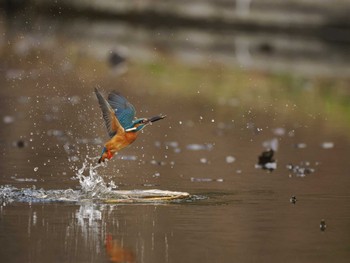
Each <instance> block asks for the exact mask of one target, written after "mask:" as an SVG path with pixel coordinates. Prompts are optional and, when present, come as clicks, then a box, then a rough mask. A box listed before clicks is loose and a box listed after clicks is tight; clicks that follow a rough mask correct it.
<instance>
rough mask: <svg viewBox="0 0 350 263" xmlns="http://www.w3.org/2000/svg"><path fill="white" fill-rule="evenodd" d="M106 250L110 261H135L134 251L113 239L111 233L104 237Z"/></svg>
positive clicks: (126, 262) (124, 262)
mask: <svg viewBox="0 0 350 263" xmlns="http://www.w3.org/2000/svg"><path fill="white" fill-rule="evenodd" d="M106 252H107V255H108V258H109V260H110V262H115V263H122V262H123V263H133V262H135V256H134V253H133V252H132V251H131V250H129V249H127V248H124V247H123V246H122V245H121V244H120V243H119V242H118V241H117V240H113V238H112V235H107V237H106Z"/></svg>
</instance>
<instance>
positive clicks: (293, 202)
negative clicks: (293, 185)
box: [289, 195, 297, 205]
mask: <svg viewBox="0 0 350 263" xmlns="http://www.w3.org/2000/svg"><path fill="white" fill-rule="evenodd" d="M289 201H290V202H291V203H292V204H293V205H295V203H296V202H297V198H296V196H295V195H293V196H292V197H291V198H290V199H289Z"/></svg>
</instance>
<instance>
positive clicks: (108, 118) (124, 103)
mask: <svg viewBox="0 0 350 263" xmlns="http://www.w3.org/2000/svg"><path fill="white" fill-rule="evenodd" d="M95 94H96V96H97V99H98V103H99V104H100V108H101V110H102V115H103V119H104V121H105V124H106V127H107V130H108V134H109V137H110V139H109V141H107V142H106V143H105V145H104V147H103V150H102V154H101V157H100V159H99V160H98V163H101V162H104V161H105V159H106V158H107V159H108V160H109V159H111V158H112V157H113V155H114V154H115V153H116V152H118V151H120V150H121V149H123V148H125V147H127V146H128V145H130V144H131V143H133V142H134V141H135V140H136V138H137V136H138V135H139V132H140V131H141V130H142V129H143V128H145V127H146V126H147V125H149V124H152V123H153V122H155V121H159V120H161V119H164V118H165V117H166V116H165V115H157V116H154V117H152V118H140V119H136V118H135V114H136V111H135V108H134V106H133V105H132V104H131V103H130V102H129V101H128V100H127V99H126V98H124V97H123V96H122V95H120V94H119V93H118V92H115V91H113V92H111V93H110V94H109V95H108V100H106V99H105V98H104V97H103V96H102V95H101V93H100V92H99V91H98V90H97V88H95Z"/></svg>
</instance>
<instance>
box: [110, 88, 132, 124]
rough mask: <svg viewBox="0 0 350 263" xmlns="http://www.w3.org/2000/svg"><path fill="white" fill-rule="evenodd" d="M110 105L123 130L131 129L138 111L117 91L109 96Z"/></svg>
mask: <svg viewBox="0 0 350 263" xmlns="http://www.w3.org/2000/svg"><path fill="white" fill-rule="evenodd" d="M108 103H109V105H111V107H112V108H113V110H114V112H115V115H116V116H117V118H118V120H119V122H120V124H121V125H122V126H123V128H124V129H127V128H130V127H131V126H132V121H133V119H134V118H135V112H136V111H135V108H134V106H133V105H132V104H131V103H130V102H128V100H127V99H126V98H124V97H123V96H122V95H120V94H119V93H118V92H115V91H113V92H111V93H110V94H109V95H108Z"/></svg>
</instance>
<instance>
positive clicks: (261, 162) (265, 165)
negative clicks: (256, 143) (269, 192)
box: [255, 149, 277, 172]
mask: <svg viewBox="0 0 350 263" xmlns="http://www.w3.org/2000/svg"><path fill="white" fill-rule="evenodd" d="M274 153H275V152H274V150H272V149H270V150H267V151H264V152H262V153H261V155H259V157H258V163H257V164H256V165H255V168H261V169H264V170H269V171H270V172H272V171H273V170H275V169H276V168H277V163H276V161H275V160H274V159H273V155H274Z"/></svg>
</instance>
